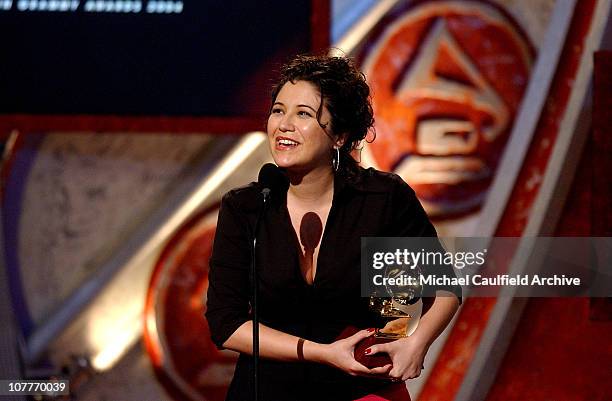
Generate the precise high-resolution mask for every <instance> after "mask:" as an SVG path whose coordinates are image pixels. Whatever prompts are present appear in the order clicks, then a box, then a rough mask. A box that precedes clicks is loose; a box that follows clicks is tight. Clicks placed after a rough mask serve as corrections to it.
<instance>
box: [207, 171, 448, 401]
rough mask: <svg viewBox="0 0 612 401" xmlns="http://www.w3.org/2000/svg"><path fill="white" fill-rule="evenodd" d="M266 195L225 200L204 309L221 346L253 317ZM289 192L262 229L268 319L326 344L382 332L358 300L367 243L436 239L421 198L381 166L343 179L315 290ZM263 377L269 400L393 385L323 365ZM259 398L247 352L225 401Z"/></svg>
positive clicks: (232, 195) (283, 368) (237, 194)
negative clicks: (252, 273)
mask: <svg viewBox="0 0 612 401" xmlns="http://www.w3.org/2000/svg"><path fill="white" fill-rule="evenodd" d="M260 192H261V188H260V185H259V184H258V183H251V184H249V185H247V186H245V187H241V188H237V189H234V190H231V191H230V192H228V193H227V194H226V195H225V196H224V197H223V200H222V203H221V209H220V211H219V219H218V224H217V231H216V235H215V240H214V245H213V253H212V257H211V259H210V272H209V288H208V292H207V296H208V301H207V310H206V318H207V319H208V324H209V327H210V331H211V336H212V340H213V342H214V343H215V344H216V345H217V347H219V348H221V347H222V344H223V343H224V342H225V341H226V340H227V339H228V338H229V337H230V336H231V335H232V334H233V333H234V331H236V329H237V328H238V327H239V326H241V325H242V324H243V323H244V322H246V321H247V320H250V313H249V311H250V305H249V299H250V286H249V269H250V258H251V244H252V236H251V232H252V231H253V227H254V226H255V220H256V218H257V214H258V212H259V210H260V208H261V206H262V200H261V194H260ZM286 195H287V194H286V189H284V190H279V189H278V188H276V189H273V190H272V193H271V199H270V202H269V205H268V206H267V207H266V210H265V212H264V215H263V218H262V220H261V223H260V227H259V230H258V237H257V244H258V249H257V254H256V258H257V269H258V274H259V293H258V294H259V295H258V305H259V316H260V322H261V323H262V324H265V325H266V326H269V327H271V328H274V329H277V330H280V331H283V332H285V333H288V334H292V335H295V336H298V337H302V338H305V339H307V340H311V341H315V342H319V343H331V342H333V341H334V340H335V339H337V338H338V336H339V335H340V333H341V332H342V331H343V330H344V329H346V328H347V327H356V328H367V327H375V326H377V325H379V324H380V323H381V322H379V320H378V319H377V316H376V315H375V314H373V313H372V312H370V311H369V309H368V298H362V297H361V296H360V272H361V270H360V244H361V242H360V238H361V237H362V236H363V237H365V236H381V237H393V236H401V237H419V236H436V231H435V229H434V227H433V225H432V224H431V223H430V221H429V219H428V218H427V215H426V214H425V211H424V210H423V208H422V207H421V204H420V203H419V201H418V199H417V198H416V195H415V193H414V191H413V190H412V189H411V188H410V187H409V186H408V184H406V183H405V182H404V181H403V180H402V179H401V178H400V177H399V176H397V175H395V174H392V173H384V172H380V171H377V170H375V169H373V168H370V169H367V170H365V169H362V168H360V169H359V171H358V172H357V173H356V174H355V175H354V176H351V177H350V178H348V177H345V176H341V175H336V177H335V179H334V196H333V201H332V206H331V209H330V212H329V216H328V219H327V223H326V226H325V228H324V232H323V237H322V239H321V244H320V248H319V255H318V259H317V271H316V275H315V278H314V282H313V284H312V285H309V284H307V283H306V281H305V280H304V278H303V276H302V273H301V271H300V263H299V258H300V252H301V247H300V245H299V240H298V237H297V235H296V233H295V230H294V229H293V226H292V225H291V219H290V217H289V212H288V210H287V204H286ZM453 290H454V291H455V292H456V293H457V292H458V291H460V289H453ZM458 295H459V296H460V292H458ZM260 377H261V378H260V380H261V382H260V389H261V394H262V399H263V400H274V401H282V400H301V399H304V400H307V399H317V400H324V399H330V400H332V399H333V400H343V399H347V400H350V399H355V398H358V397H359V396H363V395H365V394H368V393H369V392H372V391H374V390H376V389H377V388H379V387H381V386H384V385H387V384H388V383H386V382H384V381H381V380H379V379H367V378H362V377H352V376H349V375H347V374H345V373H343V372H341V371H339V370H337V369H333V368H330V367H327V366H323V365H319V364H312V363H306V362H279V361H272V360H264V359H262V360H261V362H260ZM251 392H252V386H251V358H250V356H248V355H241V356H240V358H239V360H238V364H237V367H236V372H235V374H234V379H233V381H232V384H231V385H230V389H229V392H228V398H227V399H228V400H240V401H245V400H248V399H250V398H251Z"/></svg>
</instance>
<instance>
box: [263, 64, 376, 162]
mask: <svg viewBox="0 0 612 401" xmlns="http://www.w3.org/2000/svg"><path fill="white" fill-rule="evenodd" d="M297 81H307V82H310V83H311V84H313V85H315V87H317V89H318V90H319V92H320V93H321V100H322V101H321V106H320V107H319V109H318V110H317V121H318V122H319V125H320V126H321V127H322V128H326V126H325V124H322V123H321V112H322V108H323V107H322V106H323V102H324V104H325V106H327V109H328V110H329V113H330V114H331V132H332V133H333V135H334V136H339V135H346V136H347V137H346V141H345V142H344V144H343V145H342V147H341V148H340V166H341V169H342V170H343V171H345V172H346V171H347V169H348V170H352V169H354V168H356V166H357V161H355V159H354V158H353V157H352V156H351V152H352V151H353V150H356V149H358V148H359V144H360V143H361V141H362V140H363V139H364V138H365V137H366V136H367V134H368V132H370V131H371V132H372V133H373V135H374V136H375V134H376V133H375V131H374V127H373V126H374V112H373V111H372V102H371V98H370V87H369V86H368V84H367V83H366V79H365V76H364V75H363V73H362V72H361V71H359V69H357V67H356V66H355V64H354V62H353V61H352V60H351V59H349V58H346V57H334V56H328V55H320V56H315V55H299V56H296V57H295V58H294V59H292V60H291V61H289V62H288V63H287V64H285V65H283V66H282V67H281V70H280V77H279V80H278V82H277V83H276V84H275V85H274V86H273V87H272V104H274V102H275V101H276V96H277V95H278V93H279V92H280V90H281V89H282V87H283V85H285V84H286V83H287V82H291V83H295V82H297Z"/></svg>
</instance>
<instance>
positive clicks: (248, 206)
mask: <svg viewBox="0 0 612 401" xmlns="http://www.w3.org/2000/svg"><path fill="white" fill-rule="evenodd" d="M262 196H263V195H262V194H261V188H260V185H259V184H258V183H257V182H251V183H249V184H246V185H242V186H240V187H236V188H232V189H230V190H229V191H227V192H226V193H225V194H224V195H223V197H222V198H221V205H222V206H226V207H232V208H235V209H239V210H241V211H243V212H248V211H250V210H257V209H258V207H259V206H260V204H261V201H262V199H263V198H262Z"/></svg>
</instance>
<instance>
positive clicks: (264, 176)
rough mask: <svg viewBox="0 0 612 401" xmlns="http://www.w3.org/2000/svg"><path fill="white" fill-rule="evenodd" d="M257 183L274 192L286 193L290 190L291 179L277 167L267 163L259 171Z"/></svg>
mask: <svg viewBox="0 0 612 401" xmlns="http://www.w3.org/2000/svg"><path fill="white" fill-rule="evenodd" d="M257 181H258V182H259V184H260V185H261V186H262V187H263V188H269V189H270V190H272V191H286V190H287V188H289V179H288V178H287V176H286V175H285V173H284V172H283V170H281V169H280V168H278V167H277V166H276V165H274V164H272V163H266V164H264V165H263V167H262V168H261V170H259V176H258V178H257Z"/></svg>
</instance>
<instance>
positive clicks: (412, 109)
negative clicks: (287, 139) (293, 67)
mask: <svg viewBox="0 0 612 401" xmlns="http://www.w3.org/2000/svg"><path fill="white" fill-rule="evenodd" d="M375 32H376V33H374V34H373V35H372V38H371V39H370V41H369V43H368V44H366V46H365V47H364V49H363V51H362V53H361V55H360V58H361V59H362V60H363V63H362V68H363V71H364V73H365V74H366V76H367V78H368V81H369V83H370V85H371V88H372V91H373V96H372V100H373V106H374V111H375V113H376V132H377V138H376V140H375V141H374V142H373V143H372V144H371V145H370V146H369V149H370V150H371V152H372V153H371V155H372V158H373V160H374V161H375V163H376V164H377V166H378V167H379V168H381V169H383V170H388V171H394V172H396V173H398V174H399V175H401V176H402V177H403V178H404V180H406V181H407V182H408V183H409V184H410V185H411V186H412V187H413V188H414V190H415V191H416V193H417V195H418V196H419V198H420V200H421V202H422V203H423V205H424V207H425V209H426V210H427V212H428V213H429V214H430V216H432V217H438V218H448V217H452V216H456V215H461V214H466V213H469V212H471V211H474V210H476V209H477V208H478V207H479V206H480V205H481V203H482V201H483V199H484V197H485V196H486V193H487V189H488V187H489V185H490V182H491V180H492V178H493V176H494V173H495V169H496V167H497V164H498V161H499V159H500V157H501V154H502V152H503V150H504V146H505V144H506V142H507V139H508V135H509V132H510V129H511V127H512V122H513V120H514V117H515V115H516V113H517V109H518V107H519V104H520V101H521V98H522V96H523V93H524V91H525V88H526V86H527V82H528V79H529V72H530V69H531V63H532V52H531V50H530V47H529V45H528V42H527V40H526V38H525V37H524V35H522V33H521V32H520V30H519V29H518V28H517V25H516V24H515V23H514V22H512V21H511V19H510V18H509V17H508V16H507V15H505V14H504V13H503V12H502V11H500V10H499V9H498V8H496V7H494V6H492V5H490V4H488V3H481V2H465V1H436V2H433V1H430V2H420V3H418V5H416V6H413V7H408V6H405V7H403V9H400V10H396V11H395V12H394V13H393V14H392V15H390V16H389V17H388V18H386V19H383V20H382V21H381V22H380V24H379V28H378V31H376V30H375Z"/></svg>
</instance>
